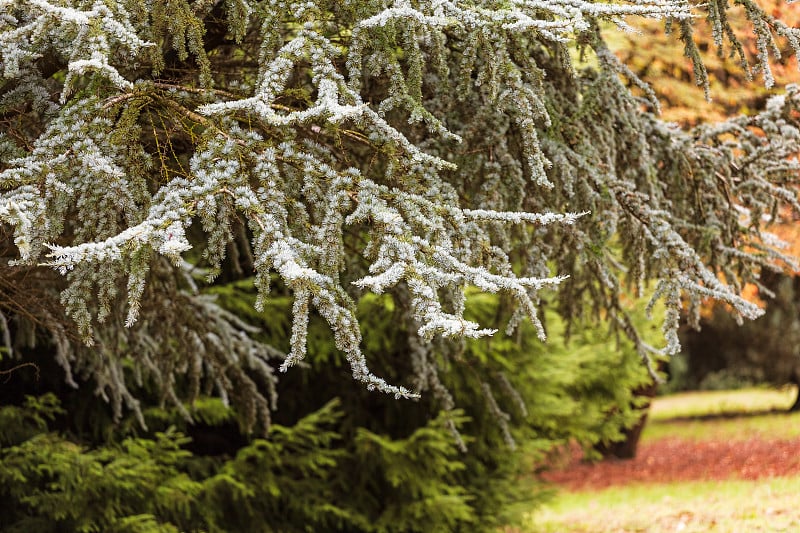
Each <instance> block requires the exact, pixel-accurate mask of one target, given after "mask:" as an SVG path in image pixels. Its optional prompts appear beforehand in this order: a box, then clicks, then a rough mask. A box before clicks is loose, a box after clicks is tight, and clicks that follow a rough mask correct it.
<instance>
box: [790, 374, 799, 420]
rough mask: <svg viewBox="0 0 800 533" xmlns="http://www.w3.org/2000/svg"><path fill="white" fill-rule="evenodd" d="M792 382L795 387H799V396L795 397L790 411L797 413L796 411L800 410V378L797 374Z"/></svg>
mask: <svg viewBox="0 0 800 533" xmlns="http://www.w3.org/2000/svg"><path fill="white" fill-rule="evenodd" d="M790 383H791V384H793V385H794V386H795V387H797V396H796V397H795V399H794V403H793V404H792V406H791V407H790V408H789V412H790V413H796V412H798V411H800V379H798V378H797V376H795V377H794V378H793V379H792V380H791V381H790Z"/></svg>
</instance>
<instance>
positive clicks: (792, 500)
mask: <svg viewBox="0 0 800 533" xmlns="http://www.w3.org/2000/svg"><path fill="white" fill-rule="evenodd" d="M798 495H800V478H797V477H793V478H772V479H768V480H762V481H722V482H697V481H695V482H686V483H670V484H665V485H628V486H624V487H613V488H609V489H605V490H602V491H595V492H574V493H569V492H561V493H559V495H557V496H556V498H555V500H554V501H553V503H552V504H551V505H549V506H547V507H545V508H543V509H542V510H541V511H539V512H536V513H533V514H531V515H530V516H529V517H528V519H529V522H528V523H527V524H526V526H525V528H524V529H523V531H526V532H530V533H533V532H542V533H570V532H575V533H605V532H609V533H610V532H614V533H622V532H626V533H627V532H634V531H636V532H639V531H642V532H645V531H646V532H654V533H655V532H667V531H669V532H683V533H690V532H692V533H695V532H697V533H700V532H706V531H719V532H728V533H732V532H737V533H739V532H741V533H749V532H751V531H786V532H795V531H800V506H798Z"/></svg>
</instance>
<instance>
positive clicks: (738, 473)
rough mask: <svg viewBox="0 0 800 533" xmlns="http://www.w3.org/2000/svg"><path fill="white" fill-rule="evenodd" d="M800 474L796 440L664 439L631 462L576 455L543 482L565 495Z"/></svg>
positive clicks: (646, 446)
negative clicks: (566, 492) (591, 459)
mask: <svg viewBox="0 0 800 533" xmlns="http://www.w3.org/2000/svg"><path fill="white" fill-rule="evenodd" d="M792 475H800V438H793V439H764V438H747V436H746V435H742V439H741V440H712V441H697V440H694V439H684V438H680V437H675V438H664V439H660V440H658V441H655V442H650V443H646V444H644V445H642V446H641V448H640V449H639V453H638V454H637V456H636V458H635V459H631V460H607V461H601V462H599V463H587V462H584V461H582V458H581V455H580V453H574V454H573V457H572V458H571V460H570V461H568V462H567V464H566V465H564V466H562V467H559V468H556V469H554V470H552V471H550V472H548V473H546V474H544V476H543V477H544V478H545V479H547V480H548V481H551V482H553V483H556V484H558V485H559V486H560V487H562V488H563V489H566V490H587V489H592V488H595V489H597V488H606V487H610V486H615V485H628V484H630V483H670V482H674V481H693V480H706V481H708V480H723V479H732V478H733V479H761V478H765V477H776V476H792Z"/></svg>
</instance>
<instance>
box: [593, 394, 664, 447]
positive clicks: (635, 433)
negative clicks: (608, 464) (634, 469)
mask: <svg viewBox="0 0 800 533" xmlns="http://www.w3.org/2000/svg"><path fill="white" fill-rule="evenodd" d="M657 389H658V384H656V383H651V384H649V385H645V386H643V387H640V388H639V389H637V390H635V391H634V393H633V394H634V396H638V397H645V398H647V399H648V400H652V399H653V398H655V396H656V390H657ZM649 409H650V402H649V401H648V403H647V406H646V407H645V412H644V414H643V415H642V418H640V419H639V421H638V422H636V424H634V425H633V426H631V427H630V428H627V429H625V430H623V431H622V434H623V435H625V438H624V439H623V440H620V441H616V442H609V443H599V444H597V445H596V446H595V450H597V451H598V452H599V453H600V454H601V455H602V456H603V459H609V458H614V459H633V458H634V457H636V449H637V447H638V446H639V439H640V438H641V437H642V430H644V426H645V424H646V423H647V413H648V410H649Z"/></svg>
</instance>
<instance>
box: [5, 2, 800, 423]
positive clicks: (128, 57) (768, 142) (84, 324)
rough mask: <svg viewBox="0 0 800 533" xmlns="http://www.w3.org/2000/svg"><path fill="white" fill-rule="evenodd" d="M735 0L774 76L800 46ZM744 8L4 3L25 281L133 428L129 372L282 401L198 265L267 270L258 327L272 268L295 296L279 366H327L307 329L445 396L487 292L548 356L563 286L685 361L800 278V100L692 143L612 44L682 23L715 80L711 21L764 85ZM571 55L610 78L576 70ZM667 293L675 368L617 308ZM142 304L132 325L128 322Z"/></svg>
mask: <svg viewBox="0 0 800 533" xmlns="http://www.w3.org/2000/svg"><path fill="white" fill-rule="evenodd" d="M736 3H737V4H742V5H743V6H744V7H745V10H746V14H747V17H748V18H749V21H750V23H751V24H752V26H753V29H754V31H755V35H756V40H757V49H758V55H757V57H756V58H754V60H753V61H752V64H753V65H754V68H755V69H756V70H758V69H760V70H761V71H762V72H763V74H764V80H765V82H766V83H767V85H770V84H771V83H772V77H771V75H770V74H769V72H770V71H769V59H770V58H769V53H770V50H774V51H777V46H776V45H775V39H776V37H783V38H786V39H788V40H789V42H790V44H791V45H792V46H793V47H795V49H797V45H798V38H800V33H799V32H798V31H797V30H795V29H792V28H788V27H786V26H785V25H783V24H781V23H780V21H778V20H775V19H773V18H772V17H771V16H770V15H769V14H767V13H764V12H763V11H762V10H761V9H760V8H759V7H758V5H757V4H755V3H754V2H752V1H748V0H745V1H737V2H736ZM727 8H728V6H727V2H726V1H725V0H713V1H712V2H710V3H705V4H693V3H691V2H688V1H685V0H643V1H636V2H630V3H628V2H609V3H606V2H589V1H582V0H553V1H531V0H510V1H502V2H500V1H493V0H470V1H467V0H464V1H454V0H453V1H451V0H394V1H390V0H330V1H317V2H306V1H291V0H261V1H255V0H225V2H224V3H222V2H221V1H220V0H198V1H196V2H185V1H176V2H164V1H162V0H153V1H150V2H141V1H138V0H105V1H100V0H91V1H89V0H61V1H55V0H0V71H2V81H0V112H2V114H3V116H4V117H8V118H9V120H8V121H6V122H4V123H3V126H2V128H3V129H2V130H0V155H2V158H3V159H2V161H0V165H2V166H0V169H2V172H0V183H2V188H3V192H2V198H1V199H0V218H1V219H2V220H3V221H4V222H5V223H6V224H8V225H9V226H11V227H12V228H13V239H14V243H15V244H16V247H17V249H18V252H19V257H18V258H17V259H16V261H17V263H18V264H22V265H36V264H42V263H45V264H47V265H51V266H52V267H54V268H55V269H57V270H58V271H59V272H61V274H63V275H65V277H66V285H65V288H64V289H63V292H62V296H61V299H62V302H63V304H64V306H65V307H66V309H67V311H68V314H69V316H70V317H71V319H72V320H74V322H75V324H77V328H78V330H79V332H80V334H81V336H82V337H83V339H84V345H83V346H80V345H76V344H75V343H72V342H69V340H68V339H67V338H66V337H65V336H63V334H62V336H61V337H58V336H57V337H58V338H59V339H60V340H59V342H58V343H57V344H58V346H59V356H58V357H59V360H60V362H61V363H62V365H63V366H64V367H65V369H67V371H68V372H69V371H70V368H71V366H73V365H78V366H80V367H82V368H88V369H89V371H90V373H92V374H94V375H95V376H100V377H99V378H98V379H99V383H100V388H101V389H102V390H104V391H105V390H109V391H114V392H113V394H115V395H116V397H117V398H118V400H117V402H116V403H118V404H119V403H121V402H122V401H126V402H128V403H129V404H130V405H131V406H133V407H134V408H135V399H134V398H133V397H132V396H131V395H130V394H129V393H128V392H127V389H126V387H125V379H124V376H123V368H122V366H121V363H120V362H119V359H120V358H119V357H118V354H121V353H124V354H128V355H130V356H131V357H133V358H134V359H135V360H137V361H138V362H139V363H140V364H139V365H137V369H138V370H137V371H140V372H146V373H147V374H148V375H151V376H156V379H157V380H158V382H159V383H160V384H161V385H162V390H164V391H165V397H166V398H167V399H171V400H172V401H174V402H176V403H179V401H178V398H177V397H176V393H175V391H174V389H173V387H172V384H173V382H174V377H173V375H172V374H171V373H174V372H180V371H189V370H187V369H188V368H189V367H191V369H192V370H191V372H190V374H191V375H192V376H194V377H193V383H195V389H197V388H198V387H199V383H200V376H201V375H202V374H203V373H204V372H205V373H206V374H207V375H209V376H211V381H212V382H214V383H215V384H216V385H217V389H218V390H219V391H220V393H221V394H227V393H228V392H230V391H231V390H235V389H237V388H238V389H239V390H240V392H241V383H244V382H247V383H248V384H249V385H248V386H247V387H245V389H246V390H247V391H250V392H252V394H250V396H255V397H258V398H261V396H260V395H258V394H257V392H256V391H257V387H256V386H255V382H254V381H252V379H250V378H249V377H248V375H249V374H246V373H244V372H242V371H241V370H240V371H239V373H235V375H236V376H238V377H237V378H236V380H234V381H238V382H236V383H235V382H233V381H232V378H231V376H232V374H231V372H233V370H231V369H232V368H242V367H246V368H248V369H250V370H251V371H252V369H254V368H255V369H259V370H258V371H259V372H260V373H261V374H262V375H263V376H264V379H265V380H266V381H269V382H271V380H272V378H271V377H270V376H271V375H270V373H269V366H268V364H267V362H266V361H267V360H268V359H269V358H271V357H275V356H276V355H275V352H274V350H270V349H268V348H266V347H263V346H262V345H260V344H259V343H258V342H256V341H254V340H253V339H252V335H251V333H252V332H251V331H250V329H249V328H248V327H247V326H246V325H245V324H242V323H240V322H239V321H238V320H236V319H235V317H232V316H230V315H227V314H225V313H223V312H222V311H221V310H220V308H219V307H218V306H216V305H215V304H214V303H213V302H212V301H209V300H207V299H204V298H203V297H201V296H199V295H198V294H197V292H196V291H195V289H194V280H193V276H192V275H191V272H193V271H194V272H196V271H198V269H199V268H200V267H203V268H206V269H207V274H208V277H209V278H213V277H214V275H215V274H216V273H218V272H219V271H220V268H221V266H222V264H223V260H224V258H225V257H226V254H227V253H230V252H231V251H233V252H235V253H236V254H237V256H238V255H241V254H242V253H243V254H245V255H248V257H251V258H252V268H253V270H254V275H255V277H254V283H255V286H256V288H257V291H258V301H257V303H256V305H257V306H258V307H260V306H262V305H263V303H264V302H265V301H266V300H265V299H267V298H269V293H270V284H271V280H272V279H273V278H274V276H276V275H277V277H278V278H279V279H280V281H281V282H282V283H283V284H284V285H285V286H286V287H288V288H289V289H290V290H291V291H292V294H293V297H294V304H293V307H292V313H293V325H292V332H291V350H290V352H289V353H288V354H287V355H286V356H285V359H284V360H283V363H282V365H281V370H286V369H287V367H289V366H291V365H293V364H296V363H298V362H299V361H301V360H303V358H304V355H305V352H306V344H307V343H306V335H307V327H308V319H309V313H311V312H312V311H313V312H315V313H318V314H319V315H321V316H322V317H324V319H325V320H326V321H327V322H328V324H329V325H330V327H331V329H332V331H333V333H334V336H335V341H336V345H337V347H338V348H339V349H340V350H342V351H343V352H344V353H345V354H346V355H347V359H348V361H349V362H350V365H351V368H352V373H353V376H354V377H355V379H357V380H359V381H362V382H364V383H366V385H367V387H369V388H370V389H378V390H381V391H384V392H388V393H391V394H394V395H396V396H398V397H409V396H415V395H416V394H417V393H418V392H420V391H423V390H425V389H431V390H434V391H438V392H437V395H439V396H441V397H443V398H445V399H446V400H448V401H446V402H445V403H448V402H449V401H451V400H449V399H448V398H449V397H448V395H447V392H446V390H444V389H443V387H442V386H441V383H439V382H438V378H437V377H436V371H435V362H434V361H435V358H434V356H433V355H432V350H431V344H430V341H431V339H433V338H434V337H437V338H439V336H444V337H482V336H486V335H491V334H493V333H494V330H493V329H489V328H486V327H484V326H482V325H480V324H477V323H475V322H473V321H470V320H468V319H466V318H465V317H464V311H465V300H466V296H465V292H466V291H467V289H468V288H470V287H476V288H477V289H478V290H481V291H488V292H492V293H503V294H506V295H508V296H509V297H510V298H511V299H512V300H513V301H514V302H515V305H516V308H517V312H516V313H515V314H514V318H513V319H512V321H511V323H510V324H509V327H508V330H509V331H512V330H513V329H514V327H515V325H516V324H517V323H518V321H519V320H521V319H523V318H525V317H527V318H529V319H530V320H532V321H533V323H534V325H535V326H536V328H537V330H538V332H539V335H540V337H541V338H542V339H544V337H545V330H544V327H543V326H542V324H541V323H540V321H539V318H538V313H539V312H538V306H540V305H541V304H542V302H541V301H540V296H539V295H540V292H541V291H542V290H543V289H546V290H551V289H552V290H554V291H555V294H556V296H555V297H552V298H549V300H550V301H552V302H554V303H555V304H556V305H557V306H558V307H559V309H560V310H561V312H562V314H563V315H564V316H565V317H567V318H569V319H574V318H576V317H578V316H581V315H582V314H583V312H584V311H594V312H595V313H596V314H597V315H598V316H604V317H606V318H609V319H611V320H612V321H613V322H614V323H616V324H617V325H618V326H619V327H620V328H621V330H622V331H623V332H624V333H625V334H627V335H628V336H629V337H630V338H631V339H633V340H634V342H635V344H636V345H637V348H638V349H639V351H640V353H641V355H642V357H643V360H644V361H645V362H646V363H647V364H648V366H650V365H651V357H652V356H653V355H654V354H659V353H674V352H675V351H676V350H677V349H678V341H677V336H676V330H677V327H678V316H679V311H680V309H681V307H682V305H683V302H684V301H688V302H689V305H690V307H691V308H692V309H693V310H695V311H696V310H697V309H698V306H699V303H700V301H701V300H702V299H704V298H707V297H712V298H716V299H719V300H722V301H724V302H727V303H728V304H730V306H731V307H732V308H733V309H734V310H735V311H736V312H737V313H738V314H740V315H742V316H744V317H748V318H752V317H755V316H756V315H758V314H759V312H760V310H759V309H758V308H757V307H756V306H754V305H753V304H751V303H749V302H748V301H746V300H745V299H743V298H742V297H741V296H740V290H741V288H742V285H743V283H745V282H750V281H755V280H757V275H758V272H759V270H760V269H761V268H764V267H773V265H774V264H775V260H776V259H780V260H785V259H787V258H785V257H784V256H782V255H781V254H780V252H779V250H778V249H776V247H775V245H776V244H780V243H777V242H776V241H775V240H774V239H772V238H771V237H770V236H769V234H768V233H766V232H765V231H764V229H763V226H764V224H765V221H766V220H767V217H768V216H773V217H774V216H775V214H776V213H777V212H778V208H779V206H780V205H782V204H790V205H791V206H793V207H794V208H797V207H800V206H798V205H797V202H796V197H795V193H794V192H793V190H792V189H790V188H787V186H788V185H789V184H790V183H791V182H792V181H794V179H795V178H796V177H797V170H798V163H797V159H796V157H795V154H794V152H795V151H796V148H797V146H798V144H797V143H798V140H799V137H800V131H799V130H798V128H797V126H798V124H797V117H798V115H797V106H798V104H800V91H798V89H797V88H795V87H788V88H786V91H785V93H784V94H781V95H780V96H775V97H774V98H772V99H771V100H770V102H769V104H768V106H767V108H766V110H765V111H764V112H762V113H761V114H759V115H757V116H754V117H749V118H736V119H732V120H730V121H728V122H726V123H724V124H719V125H714V126H703V127H700V128H698V129H696V130H694V131H682V130H680V129H679V128H678V127H676V126H675V125H671V124H667V123H663V122H661V121H659V120H658V119H657V117H656V116H655V115H654V114H652V113H651V111H657V106H658V102H657V101H656V99H655V95H654V94H653V93H652V91H651V90H650V89H649V87H648V86H647V85H646V84H645V83H643V82H642V81H641V80H638V79H636V77H635V76H634V75H633V73H632V72H631V71H630V70H629V69H628V68H627V67H626V66H625V65H624V64H621V63H620V62H619V61H618V60H617V59H616V57H615V56H614V55H613V54H612V53H611V52H610V51H609V50H608V48H607V47H606V45H605V44H604V41H603V32H607V31H628V30H630V29H631V26H632V25H634V26H635V24H636V21H637V20H641V19H643V18H655V19H663V20H664V21H665V24H666V25H667V26H668V28H671V27H676V26H677V27H679V28H680V38H681V39H682V40H683V41H684V43H685V45H686V51H687V55H688V56H690V57H691V58H693V59H695V60H696V61H695V72H696V74H697V76H698V82H699V83H701V84H702V83H707V77H706V73H705V71H704V69H703V66H702V62H701V61H700V60H699V59H700V58H699V55H698V53H697V47H696V46H695V44H694V42H693V41H692V38H691V28H692V24H694V21H695V19H697V18H700V17H706V18H707V19H708V21H709V22H710V23H711V24H713V27H714V36H715V41H716V44H717V46H719V47H724V46H728V47H729V48H731V49H732V50H733V51H734V52H739V53H740V55H741V59H742V60H743V63H744V64H745V66H747V68H750V66H749V65H750V63H751V62H748V61H747V59H748V58H747V57H746V54H745V52H744V50H743V49H742V47H741V46H740V45H739V43H738V41H735V37H734V34H733V31H732V29H731V28H730V26H729V22H728V19H727V18H726V16H725V13H726V9H727ZM220 19H225V22H224V24H222V26H221V23H220V22H219V21H220ZM214 25H215V26H214ZM212 26H213V27H212ZM220 26H221V29H220ZM212 30H213V31H212ZM729 39H734V40H732V41H728V40H729ZM576 51H577V52H579V53H580V54H581V56H584V57H586V58H587V60H588V65H589V67H586V66H584V67H585V68H581V69H578V68H576V66H574V65H573V61H574V58H575V57H576V54H575V53H574V52H576ZM625 81H628V82H630V83H629V85H626V84H625ZM629 87H632V88H629ZM632 91H634V92H636V93H637V94H642V95H644V99H642V98H639V97H637V96H635V95H634V93H633V92H632ZM646 106H650V108H651V109H650V111H644V110H643V107H646ZM241 221H244V222H243V223H242V222H241ZM198 225H199V226H200V228H201V229H202V232H198V231H197V230H196V227H197V226H198ZM200 234H202V235H204V236H205V237H204V238H202V239H199V238H198V237H197V235H200ZM248 241H249V242H248ZM193 247H194V248H197V249H199V250H200V251H201V253H194V251H193ZM166 260H168V261H166ZM170 265H171V266H170ZM170 276H172V277H170ZM173 278H174V279H173ZM165 280H171V281H165ZM650 281H654V282H655V285H654V287H655V288H654V291H651V292H652V294H653V296H652V302H651V303H653V304H654V303H655V302H656V301H657V300H659V299H663V300H664V301H665V302H666V304H667V309H668V311H667V319H666V323H665V325H664V331H665V334H666V338H667V344H666V347H665V348H662V349H656V348H654V347H651V346H649V345H647V344H646V343H645V342H644V341H642V339H641V338H640V336H639V334H638V332H637V331H636V329H635V328H634V327H633V325H632V324H631V321H630V319H629V318H628V316H627V314H626V312H625V309H624V306H623V305H622V304H621V302H620V296H619V294H620V291H621V290H622V289H623V286H624V285H625V284H626V283H627V284H632V285H633V286H634V287H635V288H638V289H639V290H640V291H644V290H645V284H646V283H648V282H650ZM364 291H371V292H374V293H382V292H386V291H389V292H391V293H392V294H394V295H395V297H396V300H397V301H398V302H400V303H401V304H403V307H404V309H405V311H406V315H405V316H406V317H407V320H408V322H409V324H410V325H413V330H415V331H416V337H415V339H413V340H412V343H411V346H412V351H413V352H414V353H413V354H411V357H412V358H413V367H414V368H415V370H416V372H417V378H416V379H415V381H414V386H415V388H416V390H414V391H412V390H409V389H407V388H405V387H403V386H400V385H397V384H389V383H387V382H385V381H384V380H383V379H381V378H380V377H378V376H376V375H374V374H373V373H372V372H371V371H370V369H369V368H368V367H367V364H366V362H365V358H364V355H363V353H362V349H361V334H360V331H359V323H358V320H357V317H356V315H355V301H356V300H357V298H358V297H359V295H360V294H363V292H364ZM120 294H123V295H124V297H125V298H126V299H127V306H126V310H125V313H126V317H125V318H124V319H121V321H124V325H125V326H126V327H127V328H128V330H127V333H126V330H125V329H124V328H122V327H116V326H117V322H116V321H117V320H118V317H117V315H118V312H117V311H118V308H119V306H118V302H119V298H120ZM165 295H166V296H165ZM168 317H177V318H172V319H169V318H168ZM187 317H189V318H187ZM201 317H207V319H203V318H201ZM204 320H205V321H204ZM120 325H121V324H120ZM62 333H63V332H62ZM176 338H177V339H178V340H177V341H175V340H174V339H176ZM189 346H190V347H191V349H189V350H188V351H190V352H191V353H192V355H187V354H185V353H182V352H181V351H183V352H186V351H187V347H189ZM165 354H166V355H165ZM165 361H168V362H165ZM169 361H172V363H169ZM651 371H652V368H651ZM70 379H71V378H70ZM489 397H491V395H489ZM259 401H260V400H259ZM249 405H250V407H249V409H250V411H251V412H252V413H256V412H259V413H262V415H263V411H265V410H266V408H267V404H266V402H265V401H261V403H259V405H256V406H254V405H253V400H251V401H250V403H249ZM495 406H496V405H495ZM498 409H499V408H498ZM262 415H259V416H262ZM263 416H265V415H263Z"/></svg>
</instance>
